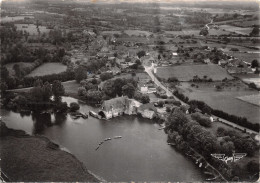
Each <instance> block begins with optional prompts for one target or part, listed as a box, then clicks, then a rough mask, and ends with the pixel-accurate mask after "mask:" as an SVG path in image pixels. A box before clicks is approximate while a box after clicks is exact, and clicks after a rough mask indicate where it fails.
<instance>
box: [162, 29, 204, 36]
mask: <svg viewBox="0 0 260 183" xmlns="http://www.w3.org/2000/svg"><path fill="white" fill-rule="evenodd" d="M165 33H166V34H170V35H174V36H178V35H199V33H200V30H182V31H165Z"/></svg>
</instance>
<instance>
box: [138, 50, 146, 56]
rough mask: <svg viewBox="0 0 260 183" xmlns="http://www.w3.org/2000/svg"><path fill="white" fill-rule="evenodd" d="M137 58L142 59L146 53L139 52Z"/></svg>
mask: <svg viewBox="0 0 260 183" xmlns="http://www.w3.org/2000/svg"><path fill="white" fill-rule="evenodd" d="M137 56H138V58H141V57H143V56H145V51H144V50H142V51H139V52H138V53H137Z"/></svg>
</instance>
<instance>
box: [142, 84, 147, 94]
mask: <svg viewBox="0 0 260 183" xmlns="http://www.w3.org/2000/svg"><path fill="white" fill-rule="evenodd" d="M140 91H141V93H148V86H147V85H145V84H142V85H141V87H140Z"/></svg>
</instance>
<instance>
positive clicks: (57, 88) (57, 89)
mask: <svg viewBox="0 0 260 183" xmlns="http://www.w3.org/2000/svg"><path fill="white" fill-rule="evenodd" d="M52 93H53V95H54V98H55V101H60V99H61V96H62V95H64V94H65V89H64V87H63V85H62V84H61V82H60V81H59V80H55V81H54V82H53V84H52Z"/></svg>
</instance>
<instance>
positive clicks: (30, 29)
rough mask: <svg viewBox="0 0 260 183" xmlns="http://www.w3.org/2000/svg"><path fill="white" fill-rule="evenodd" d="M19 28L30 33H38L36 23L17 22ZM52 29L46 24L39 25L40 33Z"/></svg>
mask: <svg viewBox="0 0 260 183" xmlns="http://www.w3.org/2000/svg"><path fill="white" fill-rule="evenodd" d="M15 26H16V27H17V30H22V31H27V32H28V33H29V34H30V35H37V34H38V30H37V27H36V25H33V24H15ZM49 31H50V29H47V28H46V27H45V26H39V33H41V34H42V33H49Z"/></svg>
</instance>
